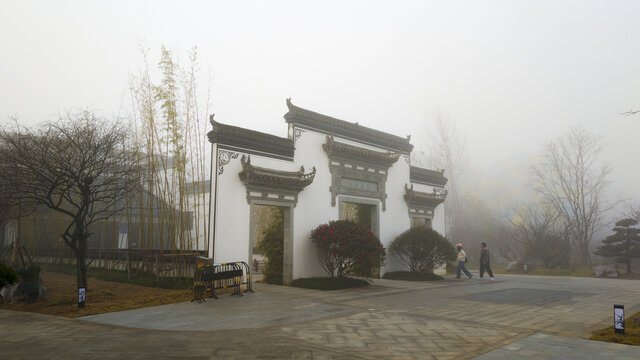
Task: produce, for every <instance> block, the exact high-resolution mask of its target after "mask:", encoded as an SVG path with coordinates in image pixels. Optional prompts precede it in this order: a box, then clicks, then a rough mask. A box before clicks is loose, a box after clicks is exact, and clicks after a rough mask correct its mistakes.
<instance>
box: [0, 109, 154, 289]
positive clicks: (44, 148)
mask: <svg viewBox="0 0 640 360" xmlns="http://www.w3.org/2000/svg"><path fill="white" fill-rule="evenodd" d="M127 140H128V131H127V129H126V128H125V127H124V126H123V125H121V124H119V123H109V122H107V121H104V120H102V119H99V118H97V117H96V116H95V115H94V114H92V113H90V112H87V111H85V112H81V113H78V114H67V115H65V116H63V117H62V116H61V117H60V118H59V119H58V120H57V121H52V122H48V123H45V124H44V125H43V126H41V127H39V128H38V129H35V130H32V129H28V128H25V127H22V126H19V125H18V124H17V123H16V124H15V125H14V126H11V127H6V128H3V129H0V183H1V184H2V186H3V189H4V191H6V192H9V193H10V194H15V195H16V196H14V200H15V201H16V205H18V206H26V207H29V206H45V207H47V208H49V209H51V210H53V211H55V212H58V213H61V214H63V215H65V216H64V219H65V230H64V232H63V233H62V234H60V236H61V238H62V239H63V240H64V242H65V244H66V245H67V246H68V247H69V248H70V249H71V250H72V251H73V253H74V255H75V258H76V275H77V285H78V287H85V288H86V287H87V262H86V258H87V250H88V246H87V240H88V238H89V236H91V232H90V226H91V225H92V224H95V223H96V222H98V221H103V220H105V219H107V218H109V217H111V216H112V215H114V214H115V213H116V212H118V211H121V210H122V209H123V208H124V207H125V206H126V205H127V201H126V200H127V199H126V194H129V193H131V191H132V190H134V189H135V188H137V187H138V186H139V184H140V176H141V173H140V172H139V171H138V170H139V167H138V165H137V163H136V162H135V161H134V160H135V159H134V158H133V156H132V155H131V152H130V148H128V146H129V144H128V142H127Z"/></svg>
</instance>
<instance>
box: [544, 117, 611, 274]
mask: <svg viewBox="0 0 640 360" xmlns="http://www.w3.org/2000/svg"><path fill="white" fill-rule="evenodd" d="M602 146H603V145H602V142H601V139H600V138H599V137H598V136H596V135H594V134H592V133H590V132H588V131H587V130H585V129H582V128H579V127H578V128H572V129H571V130H570V131H569V132H568V133H567V134H566V135H565V136H563V137H560V138H557V139H556V140H555V141H551V142H549V143H547V144H546V146H545V147H544V149H543V151H542V160H541V162H540V163H539V164H537V165H535V166H534V167H533V169H532V173H533V177H534V190H535V191H536V192H537V193H538V194H539V195H540V196H541V198H542V199H543V200H544V201H546V202H547V203H549V204H550V205H551V206H552V207H553V208H554V209H555V210H556V211H557V212H558V214H559V216H560V219H561V221H562V223H563V225H564V227H565V229H566V232H567V234H568V235H569V239H570V242H571V246H572V252H571V264H572V265H573V266H578V265H582V264H590V263H591V258H590V256H589V245H590V243H591V240H592V239H593V235H594V233H595V232H596V231H597V230H599V229H600V228H601V227H602V225H603V224H602V215H603V213H604V212H605V211H606V210H607V209H606V208H605V206H604V204H603V191H604V190H605V188H606V186H607V175H608V174H609V172H610V168H609V167H608V166H606V165H602V166H600V165H599V164H598V156H599V155H600V153H601V151H602Z"/></svg>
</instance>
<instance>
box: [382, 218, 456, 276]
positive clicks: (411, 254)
mask: <svg viewBox="0 0 640 360" xmlns="http://www.w3.org/2000/svg"><path fill="white" fill-rule="evenodd" d="M389 251H390V252H391V253H392V254H393V255H395V256H396V257H397V258H398V260H400V262H401V263H402V264H403V265H404V266H405V267H406V268H407V269H408V270H409V271H411V272H418V273H424V272H433V269H434V268H436V267H438V266H442V265H445V264H450V263H452V262H454V261H455V260H456V250H455V248H454V247H453V245H451V243H450V242H449V240H447V239H445V238H444V237H443V236H442V235H440V233H438V232H437V231H435V230H433V229H429V228H427V227H424V226H418V227H414V228H411V229H409V230H407V231H405V232H403V233H402V234H400V235H398V237H396V238H395V240H393V242H392V243H391V246H389Z"/></svg>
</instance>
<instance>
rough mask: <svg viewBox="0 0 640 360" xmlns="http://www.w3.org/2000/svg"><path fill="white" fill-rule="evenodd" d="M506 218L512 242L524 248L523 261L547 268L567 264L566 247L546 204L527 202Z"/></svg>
mask: <svg viewBox="0 0 640 360" xmlns="http://www.w3.org/2000/svg"><path fill="white" fill-rule="evenodd" d="M507 219H508V220H509V222H510V223H511V226H512V228H513V229H514V235H515V236H514V239H515V240H516V241H517V242H519V243H520V244H521V245H522V247H523V249H524V259H525V260H527V261H530V260H541V261H542V262H543V263H544V266H545V267H546V268H548V269H553V268H556V267H560V266H565V265H566V264H567V260H568V257H569V248H568V245H569V244H568V242H567V241H566V234H564V233H563V230H564V229H563V227H562V226H561V224H560V222H559V220H560V214H559V213H558V211H557V210H556V209H555V207H553V206H551V204H549V203H547V202H543V203H541V204H537V203H528V204H526V205H524V206H520V207H517V208H516V209H515V210H513V211H512V212H511V213H510V214H509V215H507Z"/></svg>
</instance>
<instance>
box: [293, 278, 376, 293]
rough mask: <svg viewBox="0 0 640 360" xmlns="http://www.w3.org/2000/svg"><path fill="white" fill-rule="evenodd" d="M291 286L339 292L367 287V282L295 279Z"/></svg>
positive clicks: (337, 279) (349, 279) (332, 279)
mask: <svg viewBox="0 0 640 360" xmlns="http://www.w3.org/2000/svg"><path fill="white" fill-rule="evenodd" d="M291 286H296V287H301V288H307V289H316V290H339V289H350V288H357V287H363V286H369V282H368V281H367V280H362V279H353V278H328V277H316V278H300V279H295V280H293V281H292V282H291Z"/></svg>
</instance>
